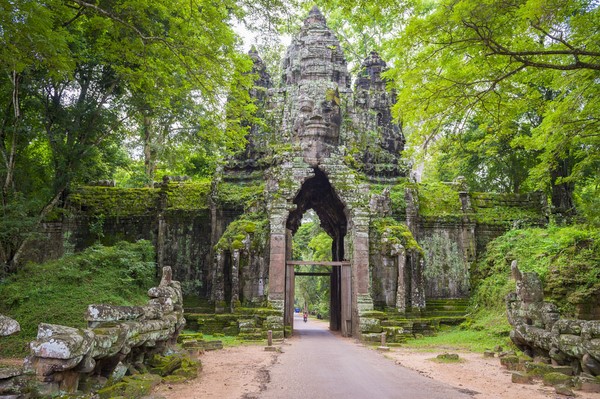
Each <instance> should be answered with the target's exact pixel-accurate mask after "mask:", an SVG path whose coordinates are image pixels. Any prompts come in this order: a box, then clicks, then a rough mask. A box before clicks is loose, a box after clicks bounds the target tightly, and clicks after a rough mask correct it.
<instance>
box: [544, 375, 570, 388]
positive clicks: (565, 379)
mask: <svg viewBox="0 0 600 399" xmlns="http://www.w3.org/2000/svg"><path fill="white" fill-rule="evenodd" d="M543 381H544V385H551V386H555V385H567V386H573V379H572V378H571V377H569V376H568V375H565V374H563V373H557V372H550V373H546V374H544V377H543Z"/></svg>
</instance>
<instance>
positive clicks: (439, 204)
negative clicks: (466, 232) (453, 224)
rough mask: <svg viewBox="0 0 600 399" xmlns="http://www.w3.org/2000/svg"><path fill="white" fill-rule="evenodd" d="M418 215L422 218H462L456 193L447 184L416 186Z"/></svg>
mask: <svg viewBox="0 0 600 399" xmlns="http://www.w3.org/2000/svg"><path fill="white" fill-rule="evenodd" d="M417 190H418V193H419V213H420V214H421V215H422V216H424V217H452V216H455V217H456V216H459V215H460V216H462V214H463V213H462V208H461V204H460V199H459V197H458V191H457V190H456V189H455V188H454V187H453V186H452V185H449V184H445V183H441V182H437V181H429V182H426V183H423V184H419V185H418V188H417Z"/></svg>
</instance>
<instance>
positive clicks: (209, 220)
mask: <svg viewBox="0 0 600 399" xmlns="http://www.w3.org/2000/svg"><path fill="white" fill-rule="evenodd" d="M250 56H251V58H252V59H253V60H254V71H255V73H256V75H257V80H256V87H255V88H254V89H253V90H252V92H251V95H252V96H253V97H254V98H255V99H256V104H257V106H258V107H259V111H258V116H259V117H262V118H263V120H264V122H265V123H264V124H261V125H260V126H258V125H255V126H254V125H253V126H251V127H250V131H249V134H248V137H247V138H248V144H247V146H246V148H245V150H244V151H242V152H240V153H239V154H237V155H236V156H235V157H234V158H233V159H231V160H230V162H229V163H228V166H227V167H226V168H225V169H224V170H223V171H221V172H220V173H219V174H218V176H217V177H216V178H215V179H214V180H213V181H212V182H191V181H185V180H180V179H174V178H169V177H165V179H164V181H163V182H162V183H160V184H157V185H156V186H155V187H154V188H144V189H121V188H115V187H93V186H88V187H82V188H80V189H78V190H76V191H74V192H72V193H71V194H70V196H69V198H68V204H67V205H68V207H69V209H70V210H71V211H72V214H71V216H69V217H67V218H64V219H63V220H57V221H48V222H47V223H46V225H45V226H46V232H47V233H48V235H49V236H50V237H51V240H49V241H48V244H47V245H48V246H47V247H44V246H43V245H40V246H39V249H40V252H41V254H42V255H40V258H43V256H48V255H52V254H53V253H55V252H56V249H54V248H59V251H58V252H60V248H64V247H65V246H66V245H69V246H71V247H73V248H74V249H75V250H78V249H82V248H84V247H86V246H88V245H90V244H91V243H93V242H94V241H101V242H104V243H108V244H110V243H111V242H114V241H117V240H121V239H126V240H137V239H149V240H152V241H153V243H154V244H155V246H156V249H157V261H158V264H159V266H161V267H162V266H163V265H173V268H174V269H173V273H174V276H175V278H176V279H177V280H179V281H181V282H182V288H183V292H184V295H186V297H188V298H190V297H195V298H196V299H197V301H196V302H197V304H196V305H195V306H190V308H189V309H188V314H187V316H186V318H187V319H188V322H190V323H191V324H192V325H198V324H203V323H205V322H206V320H207V317H208V316H205V315H206V314H207V313H213V314H214V313H216V314H222V315H223V317H221V318H220V319H219V320H221V321H220V322H219V323H221V324H219V323H216V324H215V323H213V325H214V326H216V325H219V326H221V327H219V328H222V329H229V330H228V331H234V332H236V333H240V334H241V333H244V334H248V335H249V336H254V335H258V334H260V333H261V328H262V329H264V328H266V327H265V326H267V325H268V326H269V328H270V329H273V330H274V334H275V335H276V336H277V335H279V336H282V335H283V334H284V331H286V332H287V333H291V331H292V322H293V317H292V306H293V293H294V273H295V272H294V269H295V267H296V266H297V265H298V262H297V261H293V260H292V258H291V245H292V237H293V235H294V233H295V232H296V231H297V229H298V227H299V226H300V224H301V221H302V217H303V215H304V213H305V212H306V211H308V210H310V209H312V210H314V212H315V213H316V215H318V217H319V219H320V224H321V226H322V227H323V229H324V230H325V231H326V232H327V234H329V235H330V236H331V237H332V239H333V244H332V254H333V259H332V261H331V262H329V263H327V267H328V268H329V270H330V271H331V272H330V281H331V290H330V291H331V301H330V305H331V314H330V319H331V328H332V329H334V330H340V331H342V333H343V334H344V335H348V336H350V335H352V336H357V337H363V338H366V339H369V338H370V337H371V336H372V337H373V339H379V338H378V337H379V334H380V333H381V332H382V331H386V333H387V334H388V339H389V340H390V341H393V340H399V339H402V336H405V335H407V334H415V333H422V332H425V331H427V329H428V328H430V327H432V326H431V325H430V324H428V323H429V322H422V323H421V324H419V325H417V324H418V323H416V322H414V321H400V320H395V321H394V320H391V319H390V317H392V318H393V317H399V315H402V314H404V313H406V312H411V311H421V310H423V309H425V308H426V307H428V308H430V309H431V308H432V307H433V306H434V305H436V301H438V302H439V301H445V300H447V299H452V298H454V299H455V298H463V299H464V298H467V297H468V295H469V276H468V267H469V264H470V262H472V261H473V260H474V259H475V256H476V254H477V253H478V252H479V251H482V250H483V248H484V247H485V245H486V243H487V242H489V241H490V240H491V239H493V238H495V237H496V236H498V235H500V234H502V233H503V232H504V231H506V230H507V229H508V228H510V227H512V226H513V225H514V224H515V223H520V222H526V223H528V224H544V223H545V220H546V217H545V216H546V215H545V202H544V196H543V195H542V194H539V193H533V194H525V195H512V194H488V193H473V192H469V191H468V188H467V187H463V185H462V183H461V182H460V181H458V182H454V183H449V184H448V185H442V186H443V187H440V188H439V189H438V191H435V192H427V190H426V189H425V188H423V187H421V186H420V185H418V184H416V183H414V182H411V181H410V179H409V178H408V177H407V176H406V175H407V171H408V169H409V168H408V166H407V164H408V163H407V160H406V159H404V158H403V157H402V152H403V149H404V145H405V138H404V135H403V132H402V130H401V128H400V126H399V125H397V124H396V123H394V121H393V120H392V117H391V110H390V107H391V106H392V105H393V104H394V94H393V92H389V91H387V90H386V82H385V79H384V78H383V77H382V75H381V73H382V72H383V71H384V70H385V68H386V64H385V62H384V61H383V60H382V59H381V58H380V56H379V55H378V54H377V53H371V55H370V56H368V57H367V58H366V59H365V60H364V62H363V64H362V69H361V72H360V73H359V75H358V76H357V77H356V78H355V79H354V83H353V79H352V77H351V76H350V74H349V73H348V68H347V65H346V60H345V58H344V53H343V51H342V49H341V47H340V44H339V41H338V39H337V38H336V37H335V35H334V34H333V33H332V32H331V30H330V29H329V28H328V27H327V24H326V21H325V18H324V17H323V15H322V14H321V13H320V11H319V10H318V9H317V8H314V9H313V10H312V11H311V12H310V13H309V15H308V17H307V18H306V20H305V21H304V25H303V27H302V28H301V30H300V32H299V33H298V35H297V36H296V37H295V38H294V39H293V41H292V44H291V45H290V47H289V48H288V50H287V52H286V54H285V57H284V59H283V62H282V76H281V77H271V76H269V75H268V73H267V72H266V68H265V65H264V64H263V62H262V60H261V58H260V56H259V55H258V54H257V52H256V51H255V50H252V51H251V52H250ZM277 81H280V83H279V84H276V82H277ZM432 199H433V200H432ZM257 308H263V309H264V312H265V313H264V314H262V313H260V312H258V311H256V310H252V309H257ZM228 314H232V315H234V316H232V317H233V319H235V320H239V319H244V320H249V319H252V318H253V317H254V316H249V315H257V314H259V316H257V317H258V318H254V319H253V322H252V323H250V324H248V323H246V324H244V326H242V325H241V324H240V323H239V322H236V321H233V320H229V319H228V316H225V315H228ZM235 315H238V316H235ZM261 315H262V316H261ZM436 322H439V320H438V321H436ZM242 330H244V331H242Z"/></svg>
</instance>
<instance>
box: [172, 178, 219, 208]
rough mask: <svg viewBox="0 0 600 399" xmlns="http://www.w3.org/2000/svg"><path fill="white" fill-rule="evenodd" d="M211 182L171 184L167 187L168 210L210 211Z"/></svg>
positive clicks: (206, 180)
mask: <svg viewBox="0 0 600 399" xmlns="http://www.w3.org/2000/svg"><path fill="white" fill-rule="evenodd" d="M210 190H211V180H208V179H204V180H200V181H186V182H171V183H169V184H168V185H167V186H166V189H165V192H166V196H167V210H177V211H178V210H183V211H195V210H202V209H208V208H209V203H208V197H209V195H210Z"/></svg>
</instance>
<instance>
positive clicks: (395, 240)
mask: <svg viewBox="0 0 600 399" xmlns="http://www.w3.org/2000/svg"><path fill="white" fill-rule="evenodd" d="M370 232H371V234H372V235H373V240H371V243H372V245H375V246H377V247H378V248H375V249H376V250H379V251H383V252H385V253H388V252H390V251H391V250H392V247H393V246H395V245H398V244H401V245H402V246H404V248H405V249H407V250H411V249H413V250H417V251H419V252H423V250H422V249H421V247H420V246H419V244H418V243H417V241H416V240H415V238H414V237H413V235H412V233H411V232H410V230H409V229H408V227H407V226H406V225H405V224H404V223H401V222H398V221H397V220H395V219H393V218H390V217H387V218H376V219H373V220H372V221H371V225H370Z"/></svg>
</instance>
